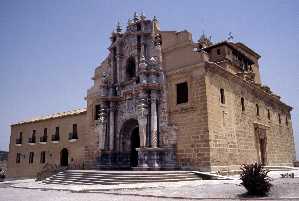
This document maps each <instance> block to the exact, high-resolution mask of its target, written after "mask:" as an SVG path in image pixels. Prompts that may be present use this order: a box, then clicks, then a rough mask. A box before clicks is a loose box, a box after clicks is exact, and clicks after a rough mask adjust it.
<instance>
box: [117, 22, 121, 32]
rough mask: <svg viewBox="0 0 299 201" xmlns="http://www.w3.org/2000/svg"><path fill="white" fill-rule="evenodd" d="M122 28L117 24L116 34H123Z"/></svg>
mask: <svg viewBox="0 0 299 201" xmlns="http://www.w3.org/2000/svg"><path fill="white" fill-rule="evenodd" d="M121 30H122V29H121V26H120V22H117V25H116V32H117V33H120V32H121Z"/></svg>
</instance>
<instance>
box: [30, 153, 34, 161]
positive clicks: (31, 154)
mask: <svg viewBox="0 0 299 201" xmlns="http://www.w3.org/2000/svg"><path fill="white" fill-rule="evenodd" d="M33 160H34V152H30V153H29V163H33Z"/></svg>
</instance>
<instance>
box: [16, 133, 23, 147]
mask: <svg viewBox="0 0 299 201" xmlns="http://www.w3.org/2000/svg"><path fill="white" fill-rule="evenodd" d="M22 141H23V133H22V132H20V134H19V138H17V139H16V144H22Z"/></svg>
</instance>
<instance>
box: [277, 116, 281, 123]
mask: <svg viewBox="0 0 299 201" xmlns="http://www.w3.org/2000/svg"><path fill="white" fill-rule="evenodd" d="M278 123H279V124H281V117H280V114H278Z"/></svg>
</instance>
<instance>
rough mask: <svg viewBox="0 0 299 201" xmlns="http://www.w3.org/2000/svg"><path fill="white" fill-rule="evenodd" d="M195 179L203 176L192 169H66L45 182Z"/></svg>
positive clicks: (131, 181) (106, 182)
mask: <svg viewBox="0 0 299 201" xmlns="http://www.w3.org/2000/svg"><path fill="white" fill-rule="evenodd" d="M195 180H201V177H199V176H197V175H196V174H194V173H192V172H190V171H100V170H65V171H63V172H59V173H58V174H55V175H53V176H51V177H49V178H47V179H45V180H44V181H43V183H45V184H63V185H67V184H75V185H95V184H101V185H117V184H134V183H150V182H176V181H195Z"/></svg>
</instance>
